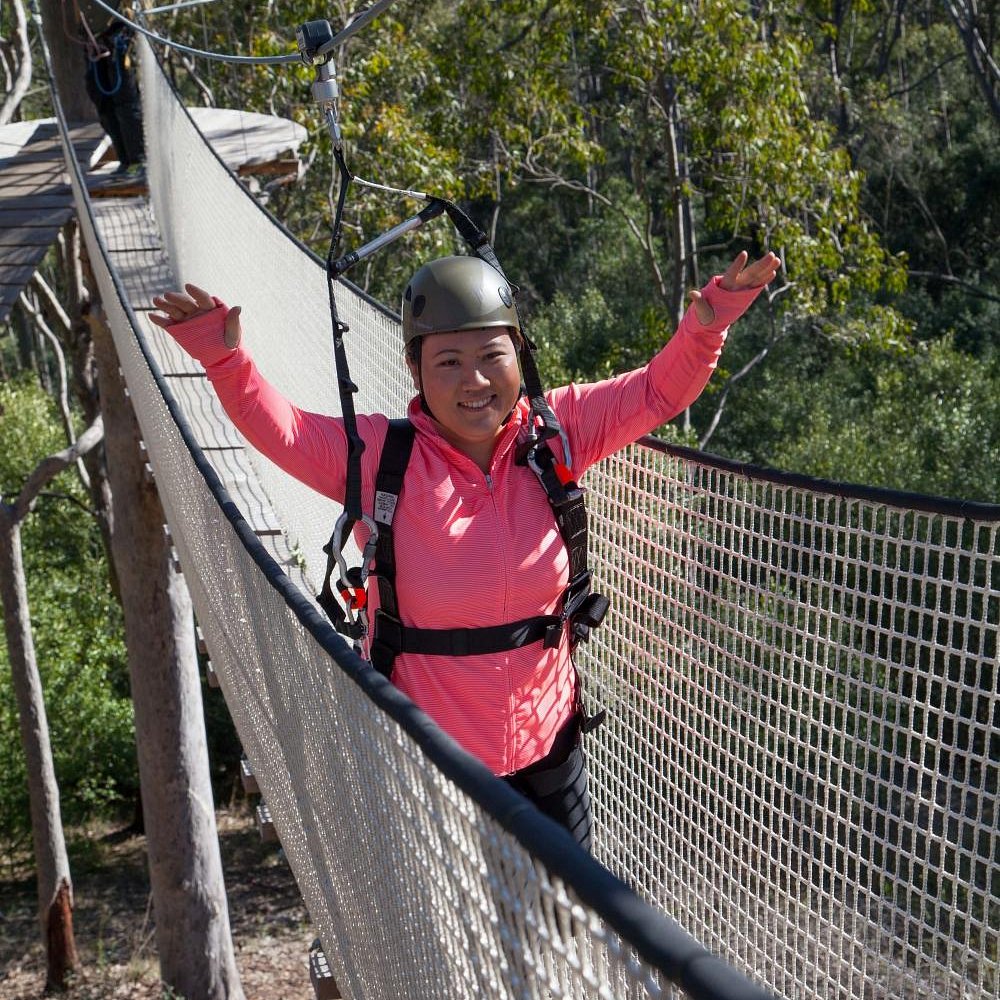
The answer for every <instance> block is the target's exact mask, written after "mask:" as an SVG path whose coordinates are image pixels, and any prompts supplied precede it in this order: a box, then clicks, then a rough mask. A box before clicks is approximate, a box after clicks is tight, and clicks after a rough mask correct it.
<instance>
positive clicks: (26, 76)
mask: <svg viewBox="0 0 1000 1000" xmlns="http://www.w3.org/2000/svg"><path fill="white" fill-rule="evenodd" d="M11 9H12V10H13V12H14V25H13V29H12V30H11V32H10V38H9V39H0V66H2V69H3V75H4V84H5V86H4V99H3V103H2V104H0V125H6V124H7V123H8V122H11V121H13V120H14V115H15V113H16V112H17V109H18V107H20V104H21V101H22V100H23V98H24V95H25V94H26V93H27V92H28V88H29V87H30V86H31V45H30V42H29V40H28V18H27V16H26V15H25V11H24V4H23V2H22V0H13V2H12V4H11Z"/></svg>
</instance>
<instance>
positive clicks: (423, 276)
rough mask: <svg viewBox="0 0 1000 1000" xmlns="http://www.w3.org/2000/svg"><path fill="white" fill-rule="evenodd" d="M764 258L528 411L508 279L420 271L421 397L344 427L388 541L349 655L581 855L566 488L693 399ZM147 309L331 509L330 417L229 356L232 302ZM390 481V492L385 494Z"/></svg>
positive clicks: (405, 305) (339, 452)
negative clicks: (644, 350) (396, 415)
mask: <svg viewBox="0 0 1000 1000" xmlns="http://www.w3.org/2000/svg"><path fill="white" fill-rule="evenodd" d="M778 263H779V262H778V259H777V257H775V256H774V255H773V254H766V255H765V256H764V257H762V258H761V259H760V260H758V261H755V262H754V263H752V264H749V265H748V264H747V256H746V254H745V253H741V254H740V255H739V256H738V257H737V258H736V259H735V260H734V261H733V262H732V264H731V265H730V266H729V268H728V269H727V270H726V272H725V273H724V274H722V275H719V276H717V277H715V278H713V279H712V280H711V281H710V282H709V283H708V285H706V286H705V288H704V289H702V290H701V291H700V292H692V293H691V295H692V305H691V308H690V309H689V310H688V311H687V314H686V315H685V316H684V318H683V320H682V321H681V324H680V326H679V328H678V330H677V333H676V335H675V336H674V337H672V338H671V340H670V341H669V342H668V343H667V345H666V346H665V347H664V348H663V349H662V350H661V351H660V352H659V353H658V354H657V355H656V356H655V357H654V358H653V359H652V360H651V361H650V362H649V364H647V365H645V366H644V367H642V368H639V369H637V370H635V371H632V372H627V373H625V374H623V375H619V376H616V377H615V378H612V379H608V380H606V381H604V382H598V383H594V384H591V385H568V386H562V387H560V388H557V389H553V390H551V391H550V392H548V393H545V394H544V400H542V399H541V398H537V399H536V398H534V396H533V398H532V399H531V400H530V401H529V400H528V399H526V398H525V395H524V390H523V389H522V385H521V375H522V372H521V368H520V366H519V359H520V358H523V357H524V353H523V349H524V345H525V343H526V341H525V339H524V336H523V333H522V331H521V323H520V319H519V317H518V313H517V309H516V308H515V307H514V297H513V290H512V289H511V287H510V285H509V284H508V283H507V281H506V279H505V278H504V277H503V275H502V274H501V272H500V271H498V270H497V269H496V268H494V267H492V266H491V265H490V264H488V263H486V262H485V261H484V260H481V259H480V258H478V257H446V258H442V259H440V260H435V261H431V262H430V263H428V264H426V265H425V266H424V267H422V268H421V269H420V270H419V271H417V273H416V274H415V275H414V276H413V278H412V279H411V280H410V282H409V283H408V285H407V287H406V290H405V292H404V295H403V301H402V319H403V339H404V342H405V344H406V360H407V366H408V367H409V370H410V373H411V375H412V377H413V381H414V386H415V387H416V389H417V396H416V397H415V398H414V399H413V400H412V401H411V403H410V406H409V411H408V414H407V420H406V421H403V422H398V421H396V422H393V424H392V425H390V421H389V418H388V417H387V416H386V415H384V414H379V413H375V414H368V415H359V416H358V417H357V434H358V435H359V436H360V438H361V440H362V441H363V443H364V446H365V447H364V451H363V453H362V455H361V465H362V477H361V478H362V483H363V488H362V491H361V492H362V506H363V509H364V510H366V511H371V512H375V514H376V517H377V519H378V520H379V523H380V525H381V529H382V535H383V540H382V542H381V543H380V544H383V545H384V541H385V538H386V537H388V538H389V539H391V541H390V542H389V546H390V550H389V552H388V555H386V553H385V552H384V550H383V549H380V550H379V552H378V555H377V556H376V559H375V561H374V564H373V565H372V566H371V567H366V569H368V568H370V569H371V571H372V573H373V575H375V576H376V577H377V578H378V580H379V586H378V587H377V588H375V587H373V588H371V589H370V592H369V593H368V595H367V598H366V600H367V604H368V611H369V613H370V614H371V613H372V612H373V613H374V615H373V617H374V630H373V633H372V635H371V636H369V635H368V634H367V631H365V632H363V633H361V634H360V636H359V644H360V646H361V650H362V652H363V653H364V655H366V656H368V657H369V658H370V659H371V660H372V662H373V665H374V666H375V667H376V668H377V669H379V670H380V671H382V672H383V673H384V674H385V675H386V676H387V677H389V678H390V679H391V680H392V682H393V683H394V684H395V685H396V686H397V687H398V688H399V689H400V690H402V691H403V692H405V693H406V694H407V695H409V697H410V698H412V699H413V701H414V702H415V703H416V704H417V705H418V706H420V707H421V708H422V709H423V710H424V711H425V712H427V713H428V714H429V715H430V716H431V717H432V718H434V719H435V720H436V721H437V723H438V724H439V725H440V726H441V727H442V728H443V729H444V730H445V731H446V732H448V733H449V734H450V735H451V736H452V737H453V738H454V739H455V740H457V741H458V742H459V743H460V744H461V745H462V746H463V747H464V748H465V749H466V750H468V751H469V752H470V753H472V754H473V755H475V756H476V757H478V758H479V759H480V760H482V761H483V762H484V763H485V764H486V765H487V766H488V767H490V768H491V769H492V770H493V772H494V773H495V774H497V775H500V776H503V777H505V778H506V779H507V780H508V781H509V782H510V783H511V784H512V785H513V786H514V787H515V788H516V789H517V790H518V791H520V792H522V793H523V794H524V795H526V796H527V797H529V798H530V799H531V800H532V801H533V802H534V803H535V804H536V805H537V806H538V807H539V808H540V809H541V810H542V811H543V812H545V813H546V814H547V815H549V816H551V817H552V818H553V819H555V820H556V821H557V822H559V823H561V824H563V825H564V826H565V827H566V828H567V829H568V830H569V831H570V832H571V833H572V834H573V836H574V837H575V838H576V839H577V841H578V842H579V843H581V844H582V845H584V846H589V844H590V838H591V810H590V797H589V793H588V789H587V774H586V768H585V766H584V759H583V753H582V750H581V747H580V738H581V733H582V732H585V731H586V730H587V729H588V728H590V727H591V726H592V725H593V724H596V722H597V720H598V719H599V716H593V717H592V716H589V715H588V714H587V711H586V708H585V706H584V705H583V699H582V697H581V692H580V685H579V682H578V678H577V674H576V669H575V666H574V663H573V650H574V647H575V646H576V644H577V642H579V641H580V639H581V638H585V637H586V635H587V633H588V630H589V628H591V627H594V626H596V624H598V623H599V621H600V618H601V617H602V616H603V610H604V609H606V607H607V602H606V601H604V599H603V598H600V597H599V596H598V595H595V594H590V583H589V581H590V574H589V572H588V571H587V568H586V520H585V516H584V515H583V512H582V499H581V497H582V494H581V491H580V490H579V488H578V487H577V481H578V480H579V478H580V477H581V476H582V475H583V473H584V472H585V471H586V470H587V469H588V468H589V467H590V466H591V465H593V464H594V463H595V462H598V461H600V460H601V459H602V458H604V457H605V456H607V455H610V454H611V453H613V452H615V451H617V450H619V449H620V448H623V447H625V446H626V445H627V444H629V443H630V442H632V441H634V440H635V439H636V438H638V437H640V436H641V435H643V434H645V433H648V432H649V431H651V430H652V429H654V428H655V427H657V426H659V425H660V424H662V423H664V422H665V421H667V420H669V419H671V418H672V417H674V416H676V415H677V414H678V413H680V412H681V411H682V410H684V409H685V408H686V407H687V406H689V405H690V404H691V403H692V402H694V400H695V399H696V398H697V397H698V395H699V394H700V393H701V391H702V389H703V388H704V386H705V384H706V383H707V382H708V379H709V377H710V376H711V374H712V371H713V370H714V369H715V366H716V363H717V361H718V358H719V355H720V353H721V351H722V346H723V343H724V342H725V339H726V333H727V329H728V327H729V325H730V324H731V323H732V322H734V321H735V320H736V319H738V318H739V317H740V316H741V315H742V314H743V312H744V311H745V310H746V309H747V308H748V307H749V305H750V304H751V303H752V302H753V300H754V299H755V298H756V297H757V295H758V294H759V293H760V291H761V290H762V289H763V288H764V287H765V286H766V285H767V284H768V283H769V282H770V281H771V280H772V279H773V278H774V275H775V272H776V269H777V267H778ZM153 304H154V306H155V307H156V308H157V309H159V310H161V314H160V315H156V314H154V315H153V316H152V319H153V321H154V322H156V323H157V324H158V325H159V326H162V327H163V328H165V329H166V330H167V331H168V332H169V333H170V334H171V335H172V336H173V337H174V338H175V339H176V340H177V342H178V343H179V344H180V345H181V346H182V347H183V348H184V349H185V350H186V351H188V353H189V354H191V355H192V356H193V357H195V358H196V359H198V360H199V361H200V362H201V363H202V364H203V365H204V367H205V369H206V371H207V374H208V378H209V380H210V381H211V383H212V384H213V386H214V387H215V390H216V392H217V393H218V395H219V398H220V400H221V401H222V404H223V406H224V407H225V408H226V411H227V412H228V413H229V415H230V417H231V418H232V420H233V422H234V423H235V425H236V426H237V427H238V428H239V429H240V431H241V432H242V433H243V435H244V436H245V437H246V438H247V440H248V441H249V442H250V443H251V444H252V445H253V446H254V447H255V448H257V449H258V450H259V451H261V452H263V453H264V454H265V455H267V456H268V457H269V458H270V459H271V460H272V461H274V462H276V463H277V464H278V465H279V466H281V467H282V468H283V469H284V470H285V471H286V472H288V473H290V474H291V475H293V476H296V477H297V478H298V479H300V480H302V482H304V483H306V484H307V485H309V486H311V487H312V488H314V489H315V490H317V491H318V492H320V493H322V494H324V495H326V496H329V497H332V498H333V499H335V500H337V501H338V502H341V503H342V502H343V501H344V497H345V493H346V491H347V476H348V435H347V432H346V431H345V426H344V422H343V421H342V420H341V419H339V418H336V417H330V416H323V415H320V414H316V413H307V412H305V411H302V410H300V409H299V408H298V407H296V406H295V405H294V404H292V403H291V402H289V401H288V400H286V399H285V398H284V397H283V396H281V395H280V394H279V393H278V392H277V390H275V389H274V387H273V386H271V385H270V384H269V383H268V382H267V381H266V380H265V379H264V378H263V377H262V376H261V374H260V372H259V371H258V370H257V368H256V365H255V364H254V361H253V359H252V357H251V356H250V354H249V352H248V351H247V350H246V348H245V347H243V346H242V344H241V328H240V311H239V308H238V307H236V308H233V309H229V308H228V307H227V306H225V305H224V304H223V303H222V302H220V301H219V300H218V299H215V298H213V297H212V296H210V295H209V294H208V293H207V292H205V291H203V290H202V289H200V288H198V287H196V286H194V285H188V286H186V290H185V291H184V292H167V293H166V294H164V295H162V296H158V297H156V298H155V299H154V300H153ZM540 408H543V409H542V414H541V417H540V419H542V420H543V421H545V422H546V426H545V427H544V428H541V427H539V426H538V425H537V423H536V417H538V416H539V414H538V411H539V409H540ZM541 430H544V431H546V432H548V436H549V440H548V441H547V442H543V444H544V447H542V444H540V440H539V439H540V436H541V437H544V435H540V434H539V431H541ZM390 472H391V473H392V477H395V479H397V480H401V484H402V485H401V486H399V485H397V486H395V488H394V490H393V491H392V492H391V494H389V493H388V492H387V489H386V486H385V484H386V482H387V479H389V478H390V476H389V473H390ZM387 496H388V503H387ZM376 497H377V499H378V504H376ZM387 511H389V513H387ZM581 540H582V543H581ZM361 541H362V543H363V541H364V539H361ZM602 601H603V602H604V603H603V609H602V608H601V607H600V604H601V602H602Z"/></svg>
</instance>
